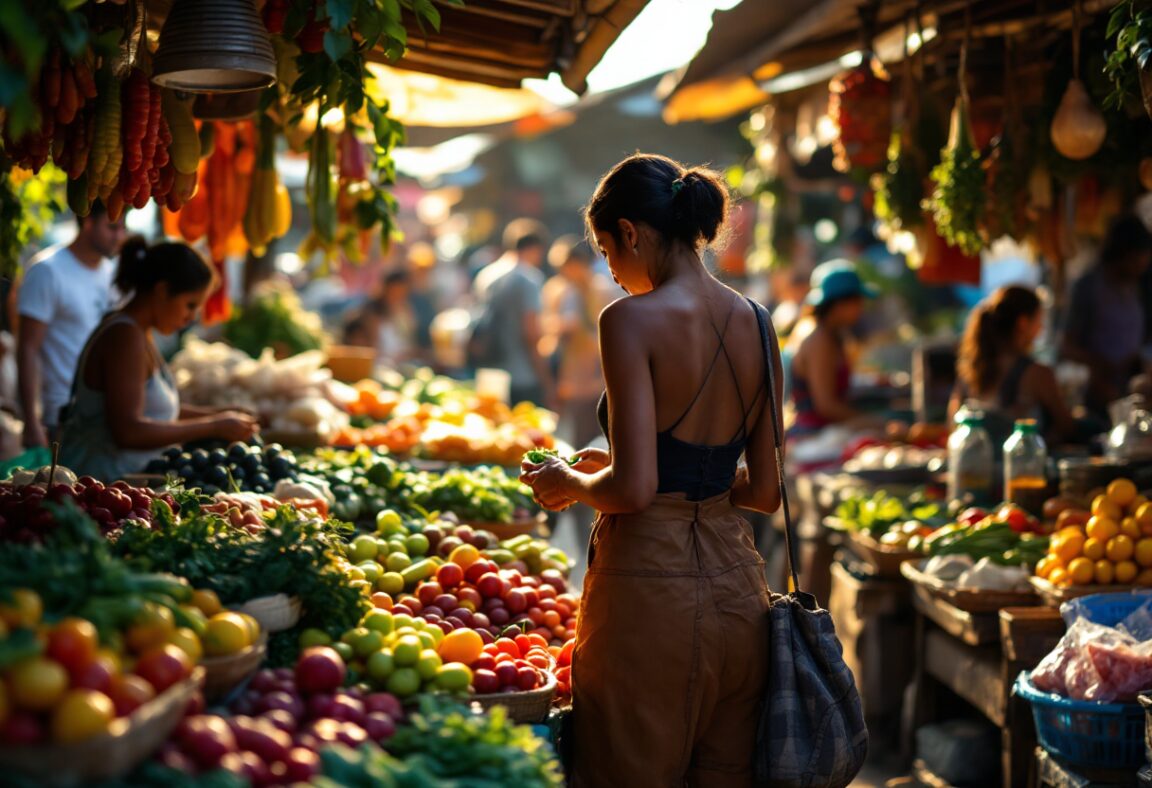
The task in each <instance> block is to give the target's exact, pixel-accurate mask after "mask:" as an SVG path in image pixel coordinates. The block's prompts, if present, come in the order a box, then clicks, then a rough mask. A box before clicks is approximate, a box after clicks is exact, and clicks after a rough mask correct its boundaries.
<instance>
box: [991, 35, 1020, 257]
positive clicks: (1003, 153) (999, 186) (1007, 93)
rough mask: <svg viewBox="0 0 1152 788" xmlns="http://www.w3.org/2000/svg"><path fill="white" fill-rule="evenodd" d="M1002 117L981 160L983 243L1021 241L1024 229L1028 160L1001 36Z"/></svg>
mask: <svg viewBox="0 0 1152 788" xmlns="http://www.w3.org/2000/svg"><path fill="white" fill-rule="evenodd" d="M1005 44H1006V51H1005V55H1006V57H1005V62H1006V67H1005V74H1004V120H1003V128H1002V129H1001V131H1000V134H999V135H997V136H996V138H994V139H993V140H992V148H991V151H990V152H989V154H988V156H986V157H985V160H984V170H985V191H986V193H987V195H988V202H987V210H986V211H985V212H984V218H983V220H982V223H981V224H982V229H983V234H984V240H985V243H988V244H991V243H992V242H993V241H995V240H996V239H997V238H1001V237H1003V236H1006V235H1007V236H1010V237H1012V238H1014V239H1016V240H1021V239H1022V237H1023V234H1024V232H1025V230H1026V224H1027V221H1028V219H1027V215H1026V206H1027V196H1028V175H1029V171H1030V169H1031V161H1030V157H1029V156H1028V152H1027V150H1026V149H1025V148H1024V147H1022V146H1021V145H1020V144H1019V141H1020V140H1021V139H1022V138H1023V137H1024V132H1023V121H1022V119H1021V117H1020V106H1019V98H1018V96H1017V93H1016V88H1015V81H1014V77H1015V72H1014V68H1013V62H1014V61H1013V58H1012V47H1011V40H1010V39H1005Z"/></svg>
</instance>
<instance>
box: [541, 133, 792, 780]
mask: <svg viewBox="0 0 1152 788" xmlns="http://www.w3.org/2000/svg"><path fill="white" fill-rule="evenodd" d="M727 214H728V192H727V189H726V187H725V186H724V182H723V180H722V179H721V177H720V176H719V175H717V174H716V173H714V172H711V171H709V170H704V169H700V168H693V169H688V170H686V169H684V168H683V167H681V166H680V165H679V164H677V163H676V162H673V161H672V160H670V159H667V158H665V157H663V156H654V155H647V154H636V155H634V156H631V157H629V158H627V159H625V160H624V161H623V162H621V163H620V164H618V165H617V166H616V167H615V168H613V170H612V171H611V172H610V173H608V175H607V176H605V178H604V179H603V180H602V181H601V182H600V184H599V186H598V187H597V189H596V193H595V195H594V196H593V197H592V200H591V202H590V203H589V206H588V210H587V221H588V229H589V233H590V234H591V235H593V236H594V237H595V239H596V243H597V245H598V246H599V247H600V249H601V250H602V251H603V253H604V256H605V257H606V258H607V259H608V264H609V266H610V267H611V270H612V274H613V276H614V277H615V278H616V280H617V281H618V282H619V283H620V285H621V286H622V287H624V289H625V290H626V291H627V292H628V293H629V296H628V297H627V298H622V299H620V300H618V301H616V302H614V303H613V304H612V305H611V306H609V307H608V308H607V309H605V310H604V312H603V314H602V315H601V317H600V331H601V336H600V347H601V360H602V363H603V366H604V377H605V382H606V383H607V393H606V396H605V399H604V400H603V402H604V404H605V409H604V410H602V419H603V420H602V424H603V426H604V430H605V433H606V434H607V437H608V439H609V444H610V447H611V448H610V451H607V452H606V451H603V450H600V449H585V450H583V451H581V452H580V453H579V455H578V457H579V458H580V461H579V462H578V463H577V464H576V465H575V466H569V465H568V463H567V462H565V461H564V460H563V459H560V458H550V459H549V460H548V461H547V462H545V463H542V464H539V465H534V464H532V463H525V464H524V465H523V467H522V471H523V473H522V476H521V479H522V480H523V481H525V482H526V483H527V484H529V485H530V486H531V487H532V489H533V492H534V494H535V496H536V499H537V500H538V501H539V502H540V503H541V504H543V505H544V506H546V507H547V508H549V509H563V508H565V507H567V506H570V505H571V504H572V503H573V502H580V503H584V504H587V505H589V506H592V507H594V508H595V509H597V510H598V511H599V512H601V516H600V517H599V518H598V519H597V521H596V525H595V526H594V536H593V539H592V545H593V548H594V550H593V553H592V555H591V556H590V558H589V569H588V575H587V579H586V583H585V586H584V596H583V601H582V605H581V609H580V629H579V632H578V636H577V640H576V650H575V651H574V652H573V658H572V659H573V665H572V693H573V702H572V708H573V717H572V718H573V725H574V730H573V736H572V739H573V746H574V751H573V753H572V763H573V765H574V770H573V772H572V773H571V774H570V775H569V777H570V778H571V784H572V785H574V786H640V785H643V786H649V785H710V786H718V785H730V786H738V785H751V784H752V773H751V772H752V759H753V752H754V748H755V743H756V727H757V722H758V720H759V716H760V707H761V701H762V699H763V694H764V688H765V682H766V678H767V673H766V671H767V665H768V629H767V627H768V619H767V616H766V611H767V609H768V588H767V586H766V585H765V582H764V562H763V560H762V559H761V557H760V555H759V554H758V553H757V552H756V549H755V546H754V545H753V543H752V537H751V532H750V529H749V526H748V523H747V522H745V521H744V520H743V519H742V518H741V517H740V515H739V514H738V513H737V511H736V510H737V507H739V508H743V509H748V510H753V511H762V512H771V511H774V510H775V509H776V507H777V506H778V504H779V500H780V495H779V484H778V477H777V468H776V459H775V458H776V454H775V451H774V449H773V446H774V437H775V434H774V433H775V430H774V429H773V421H774V419H773V418H771V415H772V414H771V413H770V411H769V409H768V407H767V402H768V397H767V385H766V378H767V377H768V375H767V370H768V369H769V367H768V365H769V364H772V367H771V368H772V369H773V373H772V384H773V385H774V386H775V387H776V392H777V393H776V397H779V375H780V370H779V364H778V361H777V359H778V350H777V347H776V341H775V335H774V333H773V331H772V328H771V322H770V320H771V318H770V317H769V316H768V315H767V314H766V310H763V308H762V307H758V306H756V305H755V304H753V303H752V302H750V301H748V300H745V299H744V298H743V297H741V296H740V295H739V294H738V293H736V292H734V291H733V290H731V289H730V288H728V287H725V286H724V285H723V284H721V283H720V282H718V281H717V280H716V279H715V278H714V277H713V276H712V275H711V274H710V273H709V271H708V269H707V268H706V267H705V265H704V263H703V262H702V260H701V253H702V251H703V250H704V248H705V247H707V246H708V245H709V244H710V243H712V242H713V241H714V240H715V239H716V238H717V236H718V235H719V234H720V233H721V231H722V230H723V229H724V225H725V224H726V220H727ZM777 402H778V400H777ZM742 458H743V460H744V461H745V462H746V464H744V463H741V462H740V460H741V459H742Z"/></svg>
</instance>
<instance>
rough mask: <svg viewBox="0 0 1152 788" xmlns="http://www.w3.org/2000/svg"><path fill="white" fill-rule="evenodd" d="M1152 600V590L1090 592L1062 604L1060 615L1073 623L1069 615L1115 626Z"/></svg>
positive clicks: (1107, 625)
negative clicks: (1108, 592)
mask: <svg viewBox="0 0 1152 788" xmlns="http://www.w3.org/2000/svg"><path fill="white" fill-rule="evenodd" d="M1149 602H1152V591H1149V590H1140V591H1131V592H1126V593H1114V594H1089V595H1088V596H1082V597H1077V598H1076V599H1073V600H1070V601H1068V602H1065V603H1064V604H1063V605H1061V606H1060V615H1062V616H1064V620H1065V621H1068V623H1071V620H1070V619H1069V615H1070V614H1072V615H1074V616H1075V617H1083V618H1087V619H1088V620H1089V621H1092V622H1094V623H1096V624H1101V625H1103V626H1106V627H1114V626H1116V625H1117V624H1119V623H1120V622H1121V621H1123V620H1124V619H1126V618H1127V617H1128V616H1129V615H1131V614H1132V613H1134V612H1136V611H1137V610H1139V609H1140V608H1141V607H1143V606H1144V605H1145V604H1147V603H1149Z"/></svg>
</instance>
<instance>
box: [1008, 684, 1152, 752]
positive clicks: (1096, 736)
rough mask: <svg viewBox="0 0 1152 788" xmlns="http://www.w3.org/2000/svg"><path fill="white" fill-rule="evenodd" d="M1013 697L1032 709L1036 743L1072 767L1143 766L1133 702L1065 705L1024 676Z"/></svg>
mask: <svg viewBox="0 0 1152 788" xmlns="http://www.w3.org/2000/svg"><path fill="white" fill-rule="evenodd" d="M1015 692H1016V694H1017V695H1019V696H1020V697H1021V698H1024V700H1026V701H1028V702H1029V703H1030V704H1031V705H1032V718H1033V719H1034V720H1035V722H1036V739H1037V741H1038V742H1039V743H1040V746H1041V747H1043V748H1044V749H1045V750H1047V751H1048V752H1050V753H1052V754H1053V755H1055V756H1056V757H1058V758H1060V759H1062V760H1064V761H1066V762H1067V763H1069V764H1070V765H1073V766H1087V767H1094V768H1097V769H1128V768H1131V769H1133V770H1135V769H1137V768H1138V767H1140V766H1141V765H1143V763H1144V709H1142V708H1141V707H1140V705H1139V704H1137V703H1095V702H1093V701H1086V700H1071V699H1069V698H1064V697H1061V696H1060V695H1056V694H1054V693H1051V692H1041V691H1040V690H1038V689H1036V688H1035V687H1034V686H1032V682H1031V680H1030V679H1029V678H1028V672H1027V671H1024V672H1022V673H1021V674H1020V676H1019V678H1017V679H1016V687H1015Z"/></svg>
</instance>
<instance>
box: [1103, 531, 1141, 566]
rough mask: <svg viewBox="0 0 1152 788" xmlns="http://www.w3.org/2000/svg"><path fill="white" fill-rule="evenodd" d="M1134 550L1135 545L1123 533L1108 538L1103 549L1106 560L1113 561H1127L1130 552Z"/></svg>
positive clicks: (1130, 555)
mask: <svg viewBox="0 0 1152 788" xmlns="http://www.w3.org/2000/svg"><path fill="white" fill-rule="evenodd" d="M1135 551H1136V546H1135V545H1133V544H1132V540H1131V539H1130V538H1129V537H1127V536H1125V535H1124V534H1119V535H1118V536H1113V537H1112V538H1111V539H1109V540H1108V545H1107V547H1105V549H1104V553H1105V555H1107V556H1108V560H1109V561H1112V562H1113V563H1119V562H1120V561H1127V560H1128V559H1129V558H1131V557H1132V553H1134V552H1135Z"/></svg>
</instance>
